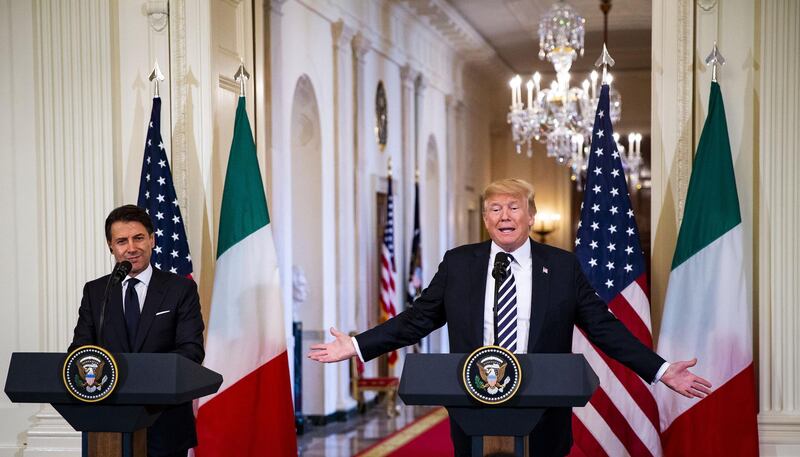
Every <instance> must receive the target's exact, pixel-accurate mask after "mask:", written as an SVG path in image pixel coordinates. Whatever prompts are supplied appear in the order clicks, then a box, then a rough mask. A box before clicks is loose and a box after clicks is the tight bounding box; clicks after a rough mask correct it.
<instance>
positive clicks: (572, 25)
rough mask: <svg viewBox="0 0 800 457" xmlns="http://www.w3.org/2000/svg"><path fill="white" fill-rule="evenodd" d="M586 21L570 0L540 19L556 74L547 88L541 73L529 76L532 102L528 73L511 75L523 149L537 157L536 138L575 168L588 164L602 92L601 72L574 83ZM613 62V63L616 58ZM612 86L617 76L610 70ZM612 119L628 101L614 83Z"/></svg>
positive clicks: (542, 52)
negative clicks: (573, 70)
mask: <svg viewBox="0 0 800 457" xmlns="http://www.w3.org/2000/svg"><path fill="white" fill-rule="evenodd" d="M585 24H586V20H585V19H584V18H583V17H582V16H581V15H580V14H578V12H577V11H575V9H574V8H573V7H572V6H570V5H569V4H567V3H566V2H564V1H559V2H558V3H556V4H555V5H553V6H552V7H551V8H550V10H549V11H548V12H547V13H546V14H545V15H544V16H543V17H542V18H541V20H540V21H539V58H540V59H543V60H544V59H547V60H548V61H549V62H550V63H552V65H553V68H554V69H555V72H556V79H555V80H554V81H552V82H551V83H550V86H549V87H547V88H545V89H542V88H541V86H540V84H541V75H540V74H539V72H536V73H534V74H533V76H532V78H531V79H530V80H529V81H527V83H526V84H525V87H526V89H527V99H526V101H527V104H525V103H523V101H522V78H521V77H520V76H519V75H517V76H515V77H514V78H512V79H511V81H510V82H509V85H510V86H511V106H510V109H509V113H508V118H507V119H508V123H509V124H511V132H512V137H513V140H514V143H515V146H516V151H517V153H522V148H523V146H525V147H526V150H527V154H528V157H532V156H533V147H532V143H533V141H534V140H535V141H538V142H541V143H544V144H546V145H547V156H548V157H553V158H555V159H556V160H557V161H558V162H559V163H561V164H564V165H568V166H570V167H572V168H573V172H575V171H577V172H578V173H577V174H578V176H580V171H581V170H583V169H585V167H586V162H587V156H586V151H585V148H584V143H585V144H586V147H587V148H588V146H589V141H590V139H591V134H592V127H593V124H594V113H595V111H596V109H597V102H598V97H599V90H598V88H597V84H598V81H597V80H598V74H597V72H596V71H592V72H591V74H590V75H589V78H588V79H584V80H583V82H582V83H581V85H580V86H579V87H570V79H571V75H570V72H569V71H570V68H572V62H573V61H574V60H575V59H577V58H578V55H579V54H580V55H581V56H582V55H583V51H584V47H583V39H584V34H585ZM612 65H613V63H612ZM605 77H606V80H605V82H607V83H608V84H609V86H610V85H611V82H612V80H613V78H612V76H611V74H610V73H606V75H605ZM609 96H610V104H611V113H610V114H611V122H612V123H616V122H617V121H619V119H620V117H621V111H622V100H621V97H620V95H619V92H618V91H617V90H615V89H614V88H613V87H612V88H611V91H610V94H609Z"/></svg>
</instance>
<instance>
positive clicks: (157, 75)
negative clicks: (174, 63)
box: [149, 60, 164, 98]
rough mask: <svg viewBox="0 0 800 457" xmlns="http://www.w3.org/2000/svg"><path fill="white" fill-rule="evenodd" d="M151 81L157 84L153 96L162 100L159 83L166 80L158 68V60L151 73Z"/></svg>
mask: <svg viewBox="0 0 800 457" xmlns="http://www.w3.org/2000/svg"><path fill="white" fill-rule="evenodd" d="M149 79H150V81H154V82H155V85H156V87H155V93H154V94H153V98H161V94H160V93H159V90H158V89H159V83H160V82H161V81H163V80H164V75H163V74H162V73H161V68H159V67H158V60H156V63H155V65H154V66H153V71H151V72H150V78H149Z"/></svg>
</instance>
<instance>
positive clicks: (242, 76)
mask: <svg viewBox="0 0 800 457" xmlns="http://www.w3.org/2000/svg"><path fill="white" fill-rule="evenodd" d="M233 78H234V79H235V80H236V81H239V96H240V97H244V96H245V88H246V86H247V80H248V79H250V73H248V72H247V70H246V69H245V68H244V59H242V60H241V63H240V64H239V70H237V71H236V74H235V75H233Z"/></svg>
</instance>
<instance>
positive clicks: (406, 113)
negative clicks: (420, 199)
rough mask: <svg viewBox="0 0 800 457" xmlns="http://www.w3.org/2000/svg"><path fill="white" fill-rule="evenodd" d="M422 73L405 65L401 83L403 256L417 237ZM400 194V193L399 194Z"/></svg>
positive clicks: (402, 273) (402, 275)
mask: <svg viewBox="0 0 800 457" xmlns="http://www.w3.org/2000/svg"><path fill="white" fill-rule="evenodd" d="M418 75H419V72H417V71H416V70H414V69H413V68H412V67H411V65H405V66H403V67H401V68H400V81H401V84H402V87H401V94H400V97H401V99H400V104H401V110H402V120H401V125H402V143H401V144H402V146H401V148H400V154H401V156H402V169H403V174H402V176H400V180H401V183H402V184H401V186H400V188H401V189H402V192H403V194H402V196H401V198H402V199H403V200H404V201H405V202H406V204H405V205H404V208H405V211H404V212H403V213H402V215H401V219H400V224H397V225H398V226H399V227H400V230H402V231H403V233H404V236H403V239H404V240H406V243H405V245H403V246H401V249H403V252H404V253H410V252H411V241H412V239H413V237H414V182H415V175H416V173H417V172H418V168H417V167H418V166H419V164H418V163H417V155H416V151H417V148H416V100H415V98H414V84H415V81H416V79H417V76H418ZM398 194H399V192H398ZM406 255H408V254H405V255H401V256H399V257H400V258H404V259H406V261H405V262H403V264H398V265H397V272H398V277H399V281H400V289H401V290H402V291H403V293H402V294H401V295H400V296H401V303H400V309H401V310H402V309H404V308H405V306H406V303H405V296H406V294H405V291H406V288H407V284H406V281H408V275H409V271H408V262H409V258H408V257H406Z"/></svg>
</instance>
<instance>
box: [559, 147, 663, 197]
mask: <svg viewBox="0 0 800 457" xmlns="http://www.w3.org/2000/svg"><path fill="white" fill-rule="evenodd" d="M613 136H614V143H616V146H617V152H618V153H619V157H620V161H621V162H622V171H623V173H624V174H625V180H626V181H627V182H628V183H629V184H630V185H631V186H632V187H634V188H636V189H641V188H642V178H644V177H645V174H646V173H647V172H646V170H645V167H644V160H643V159H642V134H641V133H637V132H631V133H629V134H628V147H627V148H626V147H625V146H623V145H622V144H620V142H619V139H620V135H619V133H617V132H614V135H613ZM572 145H573V148H574V154H573V159H572V162H571V163H570V168H571V169H572V174H571V175H570V179H571V180H572V181H574V182H575V185H576V187H577V188H578V190H580V191H582V190H583V183H584V181H585V180H586V169H587V165H588V162H589V156H588V154H589V146H584V144H583V137H582V136H580V135H575V136H574V137H573V138H572Z"/></svg>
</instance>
